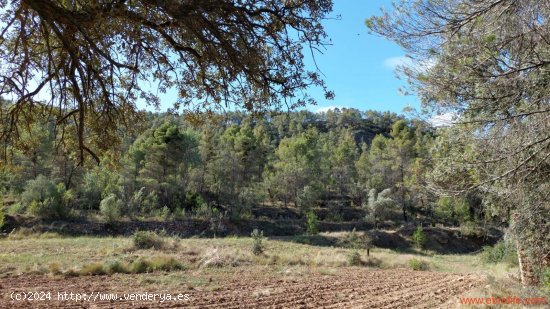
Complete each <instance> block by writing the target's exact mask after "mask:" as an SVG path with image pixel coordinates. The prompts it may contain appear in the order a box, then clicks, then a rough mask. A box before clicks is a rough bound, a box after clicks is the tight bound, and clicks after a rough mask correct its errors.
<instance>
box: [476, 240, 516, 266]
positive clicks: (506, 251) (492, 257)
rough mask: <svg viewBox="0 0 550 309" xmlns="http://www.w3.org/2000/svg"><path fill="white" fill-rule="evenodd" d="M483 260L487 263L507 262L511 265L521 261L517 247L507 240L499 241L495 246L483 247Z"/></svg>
mask: <svg viewBox="0 0 550 309" xmlns="http://www.w3.org/2000/svg"><path fill="white" fill-rule="evenodd" d="M481 260H482V261H483V262H485V263H492V264H495V263H506V264H508V265H511V266H514V265H518V263H519V262H518V255H517V251H516V247H515V246H514V245H513V244H512V243H510V242H506V241H501V242H498V243H497V244H496V245H494V246H493V247H489V246H485V247H483V252H482V254H481Z"/></svg>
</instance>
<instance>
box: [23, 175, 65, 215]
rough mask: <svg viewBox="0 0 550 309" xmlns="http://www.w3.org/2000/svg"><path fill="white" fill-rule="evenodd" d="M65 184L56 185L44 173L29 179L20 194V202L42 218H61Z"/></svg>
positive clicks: (63, 213) (63, 207) (63, 206)
mask: <svg viewBox="0 0 550 309" xmlns="http://www.w3.org/2000/svg"><path fill="white" fill-rule="evenodd" d="M64 193H65V186H64V185H63V184H58V185H57V186H56V185H55V184H54V183H53V182H52V181H51V180H49V179H48V178H46V177H45V176H44V175H39V176H38V177H36V178H35V179H33V180H29V181H28V182H27V184H26V186H25V191H23V193H22V194H21V203H22V204H23V205H24V206H27V207H28V210H29V212H30V213H31V214H33V215H36V216H39V217H43V218H63V217H65V216H66V214H67V212H66V207H65V206H66V205H65V203H64V201H63V195H64Z"/></svg>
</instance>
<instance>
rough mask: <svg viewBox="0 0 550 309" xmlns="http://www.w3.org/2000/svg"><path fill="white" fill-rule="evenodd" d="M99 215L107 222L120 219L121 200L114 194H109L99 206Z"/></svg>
mask: <svg viewBox="0 0 550 309" xmlns="http://www.w3.org/2000/svg"><path fill="white" fill-rule="evenodd" d="M99 211H100V212H101V215H102V216H103V218H104V219H105V221H107V222H114V221H117V220H119V219H120V217H121V215H122V201H121V200H119V199H118V197H117V196H116V195H114V194H109V195H108V196H107V197H105V198H104V199H103V200H101V204H100V206H99Z"/></svg>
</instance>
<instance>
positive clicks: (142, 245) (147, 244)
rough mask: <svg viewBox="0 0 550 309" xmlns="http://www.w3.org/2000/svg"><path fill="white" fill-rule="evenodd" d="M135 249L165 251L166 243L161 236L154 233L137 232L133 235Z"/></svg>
mask: <svg viewBox="0 0 550 309" xmlns="http://www.w3.org/2000/svg"><path fill="white" fill-rule="evenodd" d="M133 242H134V247H135V248H136V249H151V248H153V249H157V250H160V249H163V248H165V247H166V245H167V244H166V241H165V240H164V238H163V237H162V236H160V235H159V234H157V233H155V232H152V231H137V232H135V233H134V235H133Z"/></svg>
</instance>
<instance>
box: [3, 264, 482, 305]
mask: <svg viewBox="0 0 550 309" xmlns="http://www.w3.org/2000/svg"><path fill="white" fill-rule="evenodd" d="M183 275H185V273H184V274H183ZM190 275H191V274H190ZM203 275H204V276H205V278H204V279H205V281H206V282H208V283H207V284H206V285H203V286H195V287H192V286H190V285H189V284H187V283H182V284H178V283H177V282H176V283H172V284H171V285H169V286H166V285H162V284H155V283H154V282H155V281H154V280H152V281H151V282H153V283H152V284H147V283H145V284H144V282H143V280H142V278H143V277H139V278H138V276H137V275H113V276H92V277H72V278H51V277H47V276H28V275H27V276H20V277H11V278H2V279H0V308H226V309H231V308H455V307H457V306H458V299H459V297H460V296H461V295H463V294H464V293H465V292H466V291H468V290H470V289H473V288H474V287H477V286H480V285H482V284H483V282H484V278H483V277H481V276H479V275H474V274H452V273H437V272H423V271H410V270H406V269H394V270H373V269H366V268H355V267H349V268H340V269H338V270H336V271H335V272H334V273H327V274H322V273H319V272H318V273H305V274H304V273H295V272H284V271H282V272H280V273H277V274H275V275H274V274H273V273H269V274H268V273H267V272H265V273H262V272H261V271H252V272H251V271H248V270H247V269H246V268H243V269H238V268H237V269H234V271H231V272H220V273H214V274H206V275H205V274H203ZM155 276H156V277H159V276H163V274H156V275H151V278H153V279H154V278H155ZM140 278H141V279H140ZM33 291H44V292H51V293H52V300H50V301H48V300H46V301H32V302H29V301H13V300H11V297H10V295H11V294H12V292H33ZM65 291H66V292H74V293H90V292H92V291H100V292H103V293H119V295H122V293H143V292H149V293H172V294H178V293H183V294H189V298H190V299H189V300H188V301H171V302H164V303H162V304H161V303H159V302H148V301H142V302H139V301H130V300H124V301H95V302H82V301H81V302H75V301H57V300H56V298H57V293H58V292H65Z"/></svg>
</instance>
